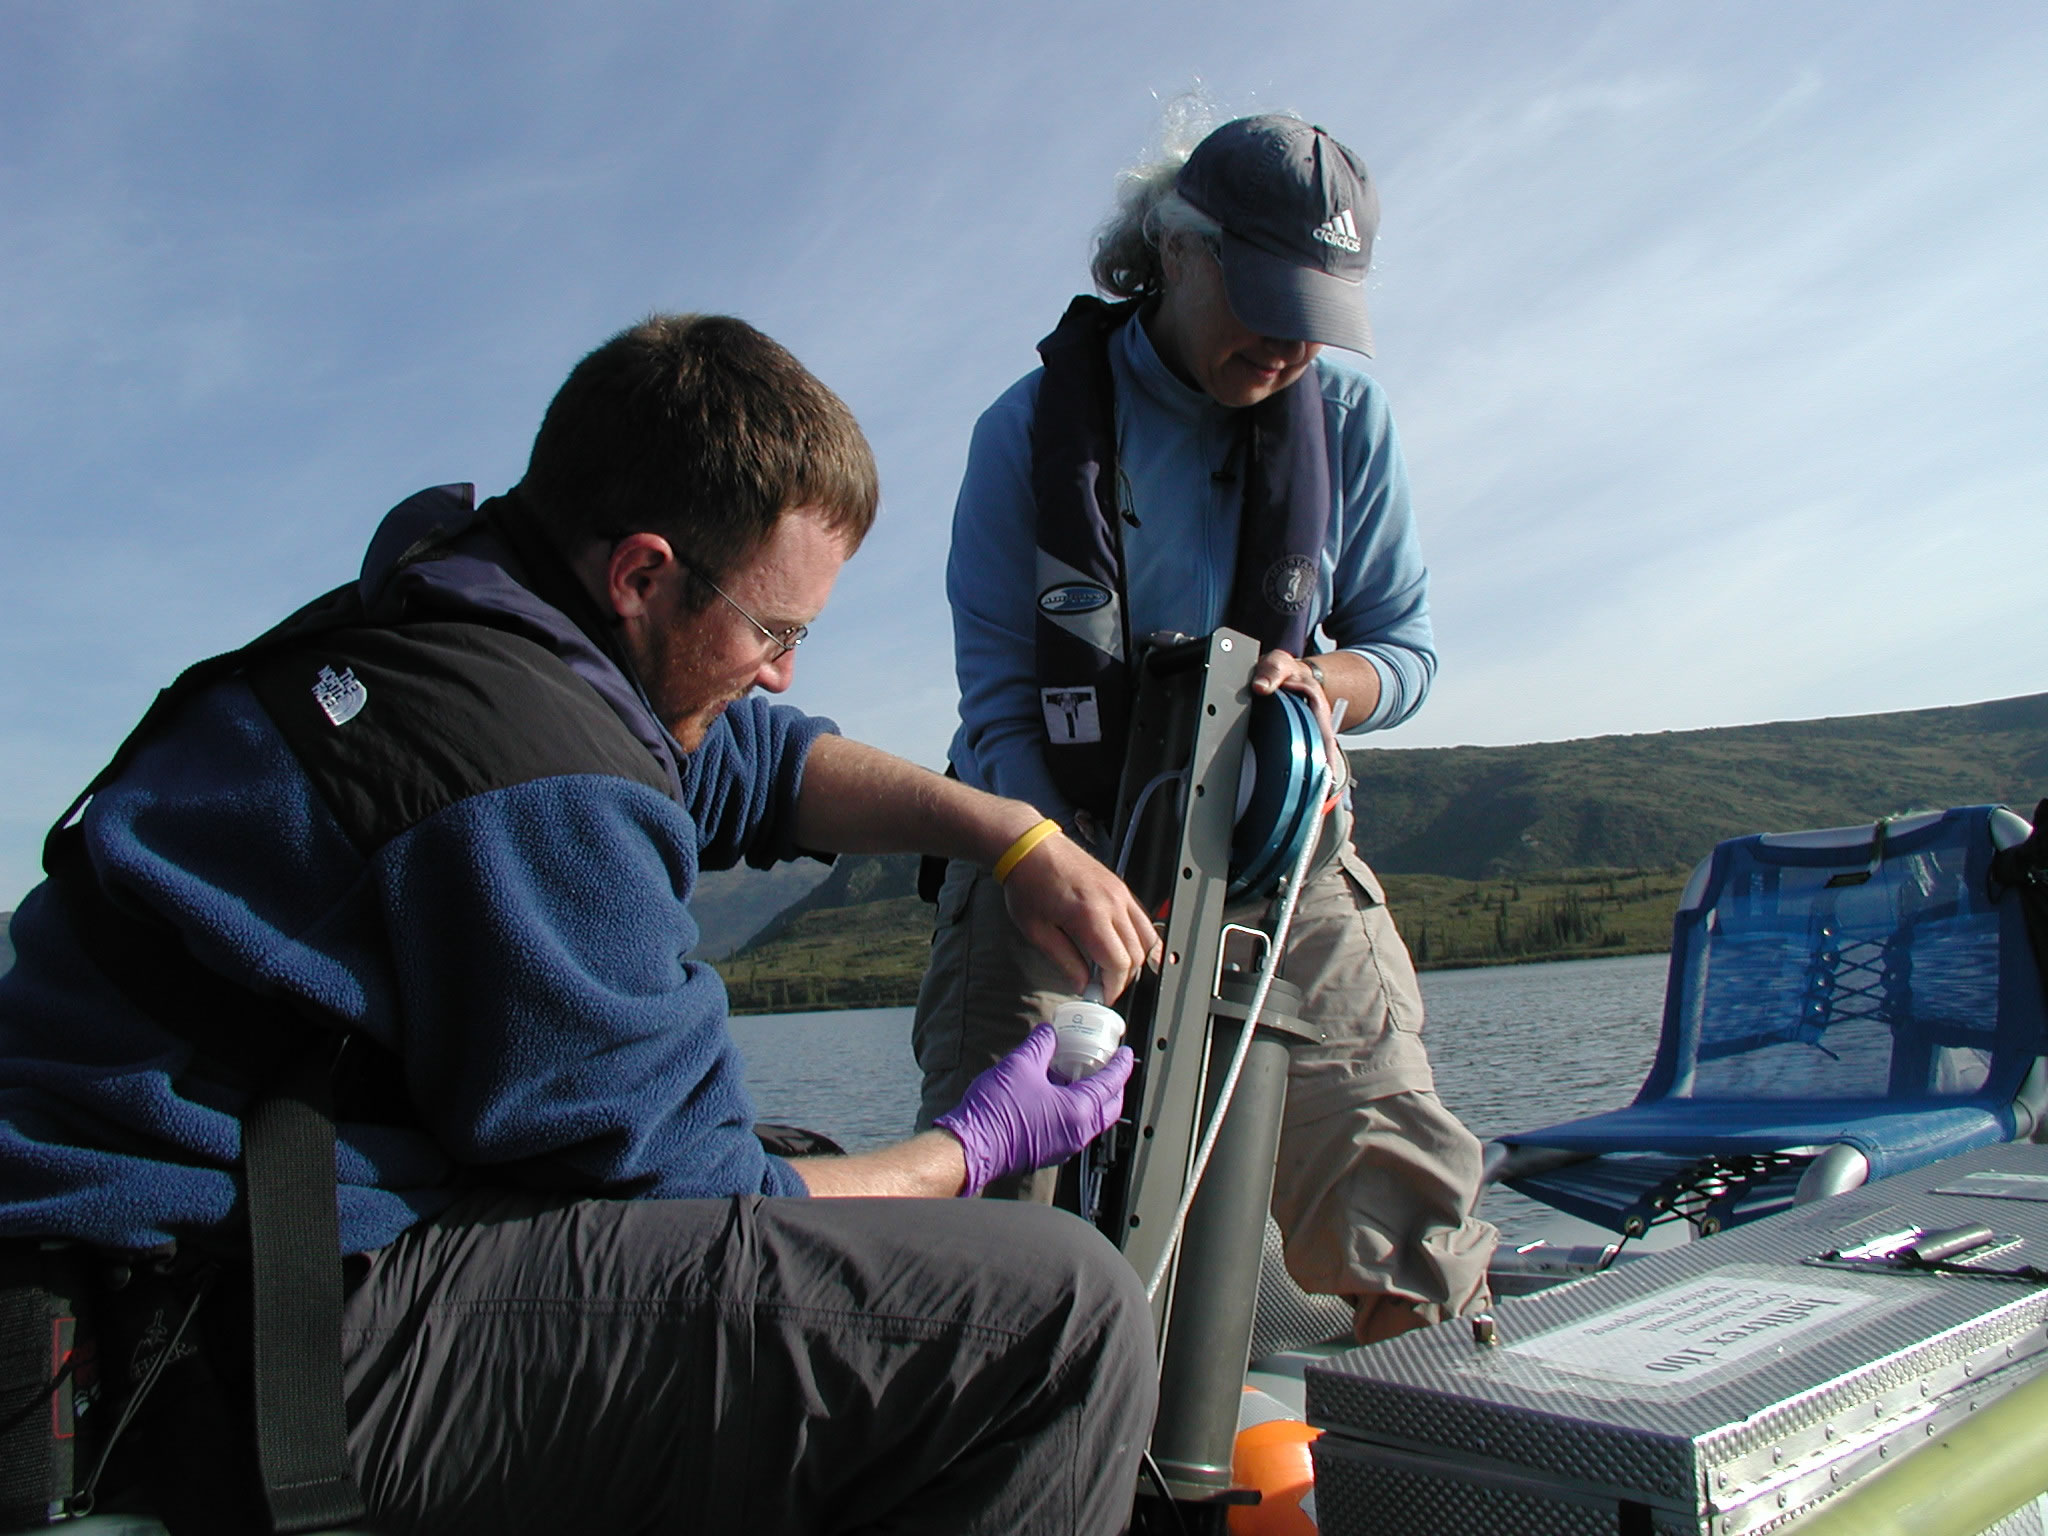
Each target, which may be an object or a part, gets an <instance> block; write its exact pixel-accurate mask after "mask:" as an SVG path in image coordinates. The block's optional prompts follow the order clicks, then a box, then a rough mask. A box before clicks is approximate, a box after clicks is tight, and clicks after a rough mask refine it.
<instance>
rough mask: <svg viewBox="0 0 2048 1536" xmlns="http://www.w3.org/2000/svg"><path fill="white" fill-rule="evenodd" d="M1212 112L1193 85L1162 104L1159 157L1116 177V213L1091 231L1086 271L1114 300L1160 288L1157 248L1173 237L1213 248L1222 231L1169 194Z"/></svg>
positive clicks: (1203, 135)
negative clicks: (1090, 254) (1092, 237)
mask: <svg viewBox="0 0 2048 1536" xmlns="http://www.w3.org/2000/svg"><path fill="white" fill-rule="evenodd" d="M1215 119H1216V108H1215V105H1214V104H1213V103H1212V102H1211V101H1210V100H1209V98H1208V96H1207V94H1206V93H1205V92H1204V91H1203V90H1202V89H1201V88H1200V87H1199V85H1198V86H1197V88H1196V89H1194V90H1191V91H1185V92H1183V93H1181V94H1180V95H1178V96H1176V97H1174V98H1173V99H1172V100H1170V101H1168V102H1167V103H1166V104H1165V108H1164V111H1163V112H1162V114H1161V117H1160V124H1159V145H1160V151H1161V152H1160V154H1159V157H1158V158H1157V159H1155V160H1151V161H1148V162H1147V163H1145V164H1142V165H1138V166H1134V167H1133V168H1132V169H1130V170H1128V171H1125V172H1124V173H1123V174H1122V175H1121V176H1119V177H1117V186H1116V208H1115V209H1114V210H1113V211H1112V212H1111V213H1110V216H1109V217H1108V218H1107V219H1105V220H1103V222H1102V227H1101V228H1100V229H1098V230H1096V232H1095V255H1094V257H1093V258H1092V259H1091V260H1090V261H1089V263H1088V270H1089V272H1090V274H1091V275H1093V277H1094V278H1095V286H1096V287H1097V288H1099V289H1101V290H1102V292H1103V293H1105V294H1107V295H1109V296H1110V297H1111V298H1116V299H1137V298H1146V297H1149V296H1151V295H1152V294H1155V293H1159V292H1161V291H1162V290H1163V289H1164V288H1165V287H1166V270H1165V265H1164V263H1163V262H1162V261H1161V259H1160V255H1159V252H1160V249H1161V247H1162V246H1164V245H1166V244H1167V243H1168V242H1169V241H1171V240H1173V239H1174V238H1176V237H1181V238H1187V239H1194V240H1200V241H1203V242H1205V243H1208V244H1211V245H1213V244H1214V242H1215V240H1216V238H1217V237H1218V236H1219V235H1221V234H1222V233H1223V229H1222V226H1221V225H1219V224H1218V223H1217V222H1216V221H1215V220H1214V219H1212V218H1210V217H1209V216H1208V215H1207V214H1206V213H1204V212H1202V210H1201V209H1199V208H1197V207H1196V206H1195V205H1194V204H1193V203H1191V202H1189V201H1188V200H1187V199H1186V198H1184V197H1182V196H1181V195H1180V194H1179V193H1178V192H1176V191H1174V190H1173V179H1174V177H1176V176H1178V175H1179V174H1180V168H1181V167H1182V166H1183V165H1185V164H1186V163H1187V158H1188V156H1189V155H1191V154H1193V153H1194V150H1195V146H1196V145H1197V144H1199V143H1201V142H1202V140H1203V139H1204V138H1206V137H1207V136H1208V133H1209V130H1210V129H1211V128H1212V127H1214V126H1215Z"/></svg>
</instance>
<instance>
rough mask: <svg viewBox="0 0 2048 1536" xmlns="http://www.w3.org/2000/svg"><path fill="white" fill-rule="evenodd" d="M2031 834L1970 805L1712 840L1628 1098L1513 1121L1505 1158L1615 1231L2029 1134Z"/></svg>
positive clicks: (1501, 1144)
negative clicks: (1644, 1065)
mask: <svg viewBox="0 0 2048 1536" xmlns="http://www.w3.org/2000/svg"><path fill="white" fill-rule="evenodd" d="M2030 830H2031V829H2030V828H2029V827H2028V825H2027V823H2026V822H2025V821H2024V820H2022V819H2021V818H2020V817H2018V816H2016V815H2014V814H2013V813H2012V812H2011V811H2009V810H2006V809H2004V808H2003V807H1993V806H1971V807H1967V808H1964V809H1959V810H1951V811H1939V812H1929V813H1926V814H1923V815H1916V816H1912V817H1908V818H1901V819H1897V820H1892V821H1886V822H1880V823H1878V824H1877V825H1876V826H1875V827H1867V826H1866V827H1845V828H1835V829H1832V830H1829V831H1824V832H1802V833H1792V834H1784V835H1761V836H1752V837H1740V838H1734V839H1732V840H1730V841H1728V842H1725V843H1722V844H1720V845H1719V846H1718V847H1717V848H1715V850H1714V851H1713V853H1712V854H1711V855H1709V856H1708V857H1707V859H1705V860H1704V861H1703V862H1702V863H1701V864H1700V866H1699V868H1698V869H1696V870H1695V871H1694V872H1693V877H1692V880H1691V882H1690V883H1689V884H1688V885H1687V887H1686V890H1685V894H1684V896H1683V897H1682V898H1681V899H1680V902H1679V909H1678V915H1677V918H1676V920H1675V922H1674V924H1673V930H1672V943H1671V972H1670V978H1669V981H1668V982H1667V984H1666V988H1665V997H1664V1026H1663V1034H1662V1037H1661V1039H1660V1041H1659V1043H1658V1047H1657V1057H1656V1061H1655V1062H1654V1064H1653V1065H1652V1066H1651V1069H1650V1075H1649V1077H1648V1079H1647V1080H1646V1081H1645V1082H1644V1083H1643V1086H1642V1089H1641V1091H1640V1092H1639V1093H1638V1094H1637V1095H1636V1099H1635V1102H1634V1103H1633V1104H1631V1105H1629V1106H1628V1107H1627V1108H1626V1109H1618V1110H1614V1111H1611V1112H1609V1113H1607V1114H1601V1115H1593V1116H1591V1117H1589V1118H1586V1119H1581V1120H1574V1121H1569V1122H1566V1123H1564V1124H1560V1125H1549V1126H1543V1127H1540V1128H1538V1129H1536V1130H1530V1131H1523V1132H1520V1133H1518V1134H1515V1135H1512V1136H1506V1137H1502V1138H1500V1140H1499V1141H1498V1142H1497V1143H1496V1144H1495V1148H1494V1157H1493V1163H1492V1167H1493V1171H1494V1175H1495V1176H1496V1177H1500V1178H1502V1179H1504V1180H1505V1181H1506V1182H1507V1183H1508V1184H1509V1185H1510V1186H1511V1187H1513V1188H1515V1189H1518V1190H1520V1191H1521V1192H1522V1193H1524V1194H1527V1195H1530V1196H1533V1197H1534V1198H1536V1199H1539V1200H1542V1201H1545V1202H1546V1203H1548V1204H1550V1205H1553V1206H1555V1207H1557V1208H1558V1209H1560V1210H1563V1211H1566V1212H1568V1213H1569V1214H1571V1215H1574V1216H1579V1217H1582V1218H1584V1219H1586V1220H1589V1221H1594V1222H1597V1223H1599V1224H1600V1225H1602V1226H1606V1227H1610V1228H1613V1229H1614V1230H1617V1231H1621V1232H1627V1233H1634V1232H1640V1231H1642V1230H1643V1229H1644V1228H1646V1227H1648V1226H1650V1225H1653V1224H1655V1223H1656V1222H1659V1221H1666V1220H1674V1219H1678V1218H1681V1217H1683V1218H1685V1219H1687V1220H1690V1221H1691V1222H1692V1223H1693V1224H1694V1225H1695V1226H1696V1227H1698V1228H1699V1229H1700V1230H1701V1231H1705V1232H1711V1231H1715V1230H1718V1229H1719V1228H1720V1227H1722V1226H1726V1225H1729V1224H1732V1223H1734V1222H1738V1221H1747V1220H1752V1219H1754V1218H1756V1217H1758V1216H1763V1215H1768V1214H1770V1213H1771V1212H1772V1211H1776V1210H1781V1209H1783V1208H1784V1207H1785V1206H1787V1205H1789V1204H1792V1203H1793V1202H1794V1200H1795V1199H1798V1198H1801V1196H1802V1185H1803V1186H1804V1194H1805V1196H1806V1197H1812V1196H1814V1195H1817V1194H1826V1193H1834V1192H1836V1191H1838V1190H1839V1189H1842V1188H1848V1187H1853V1186H1854V1185H1855V1184H1857V1183H1860V1182H1862V1181H1863V1180H1865V1179H1871V1178H1883V1177H1886V1176H1887V1175H1889V1174H1894V1173H1898V1172H1901V1171H1902V1170H1904V1169H1908V1168H1913V1167H1917V1166H1919V1165H1921V1164H1923V1163H1927V1162H1931V1161H1934V1160H1935V1159H1937V1158H1943V1157H1948V1156H1951V1155H1953V1154H1955V1153H1958V1152H1965V1151H1968V1150H1970V1149H1971V1148H1973V1147H1980V1146H1984V1145H1987V1144H1989V1143H1992V1142H1998V1141H2007V1140H2011V1139H2013V1138H2014V1137H2016V1136H2028V1135H2031V1134H2033V1133H2034V1131H2035V1129H2036V1125H2037V1122H2039V1121H2040V1120H2041V1119H2042V1118H2043V1116H2042V1109H2043V1105H2042V1102H2041V1101H2042V1099H2043V1098H2044V1097H2048V1095H2044V1093H2043V1085H2044V1079H2043V1067H2042V1066H2041V1064H2040V1063H2041V1059H2042V1057H2043V1055H2044V1053H2048V1011H2044V1006H2043V988H2042V966H2041V963H2040V962H2039V961H2038V960H2037V957H2036V955H2035V953H2034V951H2033V949H2032V948H2031V947H2030V944H2029V936H2028V919H2027V917H2026V915H2025V911H2024V907H2025V904H2026V903H2025V901H2023V900H2022V899H2021V894H2020V892H2019V891H2017V890H2014V889H2010V888H2008V887H2007V886H2006V884H2005V883H2004V882H2003V881H2001V880H1999V879H1997V878H1995V877H1994V876H1993V873H1992V868H1991V866H1992V860H1993V858H1994V856H1995V855H1997V854H1998V853H1999V852H2000V850H2002V849H2007V848H2016V847H2018V846H2019V845H2020V844H2022V843H2025V842H2026V841H2027V839H2028V836H2029V832H2030ZM2038 846H2039V844H2038V841H2037V842H2036V843H2035V844H2033V845H2030V850H2029V851H2030V852H2031V851H2032V849H2034V848H2038ZM2001 867H2002V868H2003V867H2005V866H2001ZM2035 899H2038V898H2037V896H2036V895H2030V896H2028V897H2027V900H2035Z"/></svg>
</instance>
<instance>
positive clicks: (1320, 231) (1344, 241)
mask: <svg viewBox="0 0 2048 1536" xmlns="http://www.w3.org/2000/svg"><path fill="white" fill-rule="evenodd" d="M1310 233H1311V234H1312V235H1313V236H1314V237H1315V238H1316V239H1318V240H1320V241H1322V242H1323V244H1325V245H1334V246H1336V247H1337V249H1338V250H1340V251H1350V252H1351V253H1352V254H1353V255H1356V254H1357V253H1358V252H1359V251H1361V250H1363V249H1364V247H1363V246H1362V245H1360V244H1359V240H1358V226H1357V225H1356V224H1354V223H1352V222H1351V210H1350V209H1349V208H1346V209H1345V210H1344V211H1343V212H1342V213H1339V214H1338V215H1336V217H1334V218H1329V219H1325V220H1324V221H1323V222H1322V223H1320V224H1318V225H1317V226H1316V227H1315V228H1314V229H1313V230H1311V231H1310Z"/></svg>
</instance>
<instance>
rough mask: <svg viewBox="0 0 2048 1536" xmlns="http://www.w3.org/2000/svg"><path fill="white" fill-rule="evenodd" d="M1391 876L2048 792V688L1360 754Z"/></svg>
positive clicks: (1530, 864)
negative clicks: (1765, 721) (1904, 708)
mask: <svg viewBox="0 0 2048 1536" xmlns="http://www.w3.org/2000/svg"><path fill="white" fill-rule="evenodd" d="M1351 761H1352V769H1353V772H1354V773H1355V774H1356V776H1357V780H1358V791H1357V793H1356V795H1355V796H1354V803H1355V804H1356V805H1357V806H1358V809H1359V829H1358V844H1359V847H1360V849H1361V850H1362V851H1363V852H1364V853H1365V855H1366V857H1367V858H1369V859H1370V860H1371V861H1372V862H1373V864H1374V866H1375V867H1376V868H1378V869H1379V870H1380V871H1381V872H1382V873H1405V874H1433V875H1452V876H1456V877H1458V878H1461V879H1465V880H1481V879H1490V878H1497V877H1499V876H1502V875H1509V874H1531V873H1535V872H1538V871H1544V870H1557V869H1567V868H1574V867H1581V868H1583V867H1590V866H1600V867H1606V868H1624V869H1626V868H1658V867H1662V866H1666V865H1670V864H1687V865H1690V864H1691V863H1692V862H1693V861H1695V860H1696V859H1698V858H1699V857H1700V856H1701V855H1702V854H1704V853H1705V852H1706V851H1707V850H1708V849H1709V848H1711V847H1713V845H1714V844H1715V843H1717V842H1719V841H1720V840H1721V839H1722V838H1724V837H1735V836H1739V835H1741V834H1742V833H1745V832H1761V831H1771V830H1777V831H1786V830H1791V829H1795V828H1799V827H1828V826H1842V825H1846V824H1849V823H1853V822H1859V821H1874V820H1875V819H1876V818H1878V817H1879V816H1883V815H1887V814H1889V813H1891V812H1894V811H1902V810H1909V809H1926V808H1930V807H1935V806H1946V805H1968V804H1973V803H1977V802H1981V801H2004V802H2007V803H2010V804H2012V805H2014V806H2017V807H2019V808H2020V809H2022V810H2023V811H2026V812H2031V811H2032V809H2033V806H2034V803H2035V801H2036V800H2037V799H2039V798H2040V797H2041V796H2043V795H2048V694H2036V695H2033V696H2031V697H2028V698H2020V699H2005V700H2001V701H1999V702H1996V703H1991V704H1969V705H1963V706H1961V707H1958V708H1953V709H1923V710H1913V711H1910V712H1907V713H1901V714H1892V715H1854V716H1845V717H1842V718H1839V719H1831V720H1802V721H1796V722H1791V723H1786V724H1779V725H1747V726H1734V727H1728V728H1724V729H1719V730H1706V731H1669V732H1663V733H1660V734H1657V735H1649V736H1594V737H1589V738H1587V739H1585V740H1581V741H1560V742H1544V743H1540V744H1537V745H1534V746H1525V747H1443V748H1420V749H1414V748H1411V749H1407V750H1394V751H1374V750H1364V751H1354V752H1353V753H1352V754H1351Z"/></svg>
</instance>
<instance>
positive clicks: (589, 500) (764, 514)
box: [518, 315, 880, 601]
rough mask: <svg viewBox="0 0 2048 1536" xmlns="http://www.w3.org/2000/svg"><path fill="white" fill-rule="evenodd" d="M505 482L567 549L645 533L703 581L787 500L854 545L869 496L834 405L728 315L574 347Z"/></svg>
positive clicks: (727, 564)
mask: <svg viewBox="0 0 2048 1536" xmlns="http://www.w3.org/2000/svg"><path fill="white" fill-rule="evenodd" d="M518 489H519V493H520V495H521V496H522V497H524V498H525V500H526V501H527V502H528V504H529V505H530V506H531V507H532V509H533V511H534V513H535V514H536V516H537V517H538V519H539V521H540V523H541V525H542V526H543V527H544V528H546V529H547V531H548V534H549V536H550V537H551V538H553V539H554V541H555V542H556V544H557V545H558V547H560V548H561V549H562V550H563V551H564V552H565V553H569V554H574V553H575V552H576V551H577V550H578V549H580V548H581V547H582V546H584V545H586V544H589V543H591V542H593V541H599V540H603V541H615V540H618V539H622V538H624V537H625V536H626V535H627V534H629V533H640V532H646V533H658V534H660V535H661V536H662V537H663V538H665V539H668V540H669V541H670V542H671V543H673V544H675V545H676V547H677V549H678V551H679V552H680V553H682V554H684V555H686V556H688V557H689V558H690V559H691V560H692V561H694V562H695V563H696V564H697V565H699V566H701V567H703V569H704V570H705V571H706V572H708V573H709V574H710V576H711V577H712V579H714V580H720V579H723V578H724V577H725V576H726V575H727V574H728V573H730V572H731V571H732V570H733V569H734V568H735V567H736V566H737V565H739V564H740V563H741V562H742V561H743V560H745V559H746V557H747V556H748V555H750V554H751V553H753V551H754V550H755V549H757V548H758V547H759V546H760V544H761V543H762V541H763V540H765V539H766V538H767V537H768V535H769V534H770V532H772V531H773V529H774V527H775V524H776V520H777V519H779V518H780V517H781V516H782V514H783V513H784V512H787V511H790V510H791V509H793V508H796V507H805V508H810V509H813V510H815V511H816V512H817V513H818V514H819V515H820V517H821V518H822V520H823V521H824V523H825V525H826V526H827V527H829V528H831V529H832V530H833V531H834V532H835V533H838V534H840V535H841V536H842V537H844V538H845V539H846V541H847V543H848V544H849V545H850V546H858V545H859V543H860V541H861V540H862V539H863V538H865V537H866V535H867V531H868V529H869V528H870V527H871V526H872V525H873V523H874V520H875V505H876V502H877V500H878V499H879V495H880V492H879V489H878V486H877V483H876V478H875V458H874V454H873V452H872V451H871V450H870V449H869V447H868V441H867V438H866V437H864V436H863V435H862V433H861V430H860V424H859V423H858V422H856V421H855V420H854V419H853V413H852V412H851V411H849V410H848V409H847V408H846V404H845V402H844V401H842V400H841V399H840V398H839V397H838V396H837V395H835V394H833V393H832V391H831V390H829V389H827V388H826V387H825V386H824V385H823V384H821V383H819V382H818V380H817V379H816V378H815V377H814V376H813V375H812V374H811V373H810V371H809V370H808V369H806V368H805V367H804V365H803V364H802V363H799V362H798V361H797V360H796V358H795V357H793V356H791V355H790V353H789V351H788V350H787V349H786V348H784V347H782V346H781V345H780V344H778V343H777V342H775V341H772V340H770V339H769V338H768V337H766V336H764V335H762V334H761V332H759V331H757V330H755V329H754V328H753V327H752V326H751V325H748V324H747V323H746V322H745V321H744V320H735V319H733V318H732V317H731V316H729V315H650V316H649V317H648V318H647V319H645V320H643V321H641V322H640V323H639V324H638V325H636V326H633V327H632V328H630V329H628V330H624V331H621V332H619V334H618V335H616V336H614V337H612V338H611V340H609V341H607V342H606V343H605V344H604V345H603V346H601V347H599V348H598V349H597V350H596V351H594V352H592V353H591V354H590V355H589V356H588V357H586V358H584V359H583V361H582V362H580V363H578V364H577V365H576V366H575V367H574V368H573V369H572V370H570V373H569V377H568V378H567V379H566V380H564V381H563V384H562V387H561V388H560V389H559V390H557V391H556V392H555V398H554V399H553V400H552V401H551V402H550V403H549V405H548V409H547V415H546V416H545V417H543V418H542V420H541V424H540V431H539V432H538V433H537V434H535V436H534V440H533V453H532V455H531V457H530V458H529V459H528V460H527V465H526V475H525V478H524V479H522V480H521V481H520V483H519V487H518ZM705 600H706V601H708V600H709V594H708V593H707V594H705Z"/></svg>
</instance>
